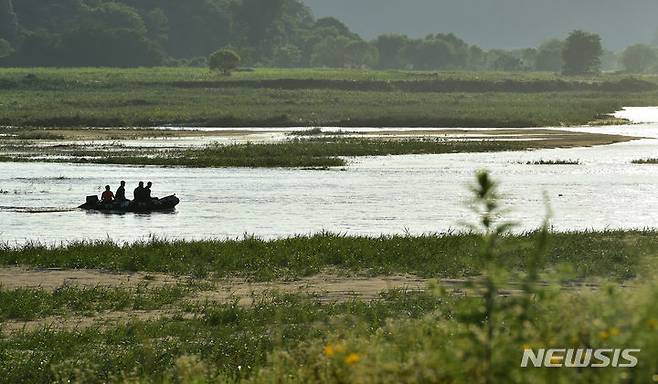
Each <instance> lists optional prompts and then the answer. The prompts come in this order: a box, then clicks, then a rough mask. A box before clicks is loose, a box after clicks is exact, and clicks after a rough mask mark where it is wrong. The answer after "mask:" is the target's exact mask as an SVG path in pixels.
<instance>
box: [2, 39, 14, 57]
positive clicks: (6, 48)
mask: <svg viewBox="0 0 658 384" xmlns="http://www.w3.org/2000/svg"><path fill="white" fill-rule="evenodd" d="M13 52H14V49H13V48H12V47H11V44H9V42H8V41H7V40H5V39H0V59H1V58H3V57H7V56H9V55H11V54H12V53H13Z"/></svg>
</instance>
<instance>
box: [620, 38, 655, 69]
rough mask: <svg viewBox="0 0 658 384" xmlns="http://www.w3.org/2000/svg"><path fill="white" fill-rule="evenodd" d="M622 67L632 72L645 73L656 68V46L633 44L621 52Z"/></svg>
mask: <svg viewBox="0 0 658 384" xmlns="http://www.w3.org/2000/svg"><path fill="white" fill-rule="evenodd" d="M621 63H622V65H623V66H624V69H625V70H626V71H628V72H632V73H645V72H649V71H651V70H655V69H657V68H658V54H657V52H656V48H654V47H652V46H649V45H646V44H635V45H631V46H630V47H628V48H626V49H625V50H624V52H623V53H622V54H621Z"/></svg>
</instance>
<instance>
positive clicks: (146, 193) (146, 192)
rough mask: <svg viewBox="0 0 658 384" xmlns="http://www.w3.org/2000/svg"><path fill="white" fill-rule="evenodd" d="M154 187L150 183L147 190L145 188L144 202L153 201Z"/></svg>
mask: <svg viewBox="0 0 658 384" xmlns="http://www.w3.org/2000/svg"><path fill="white" fill-rule="evenodd" d="M152 186H153V183H151V182H150V181H149V182H148V183H146V188H144V201H149V200H151V187H152Z"/></svg>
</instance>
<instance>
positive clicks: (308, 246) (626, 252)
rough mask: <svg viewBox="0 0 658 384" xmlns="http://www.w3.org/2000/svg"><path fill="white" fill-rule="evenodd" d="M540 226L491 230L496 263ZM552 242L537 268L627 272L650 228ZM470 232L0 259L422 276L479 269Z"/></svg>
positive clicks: (647, 254)
mask: <svg viewBox="0 0 658 384" xmlns="http://www.w3.org/2000/svg"><path fill="white" fill-rule="evenodd" d="M539 236H540V233H537V232H533V233H528V234H523V235H506V236H502V237H498V240H497V243H498V244H499V245H500V248H498V251H497V253H496V254H495V255H494V257H495V262H496V263H497V264H498V265H500V266H503V267H504V269H506V270H508V271H524V270H526V269H527V267H528V260H527V259H526V253H527V251H528V249H533V244H534V243H535V241H537V239H538V238H539ZM548 237H549V240H550V243H551V245H550V246H549V247H548V249H547V251H546V258H545V260H544V261H542V263H541V265H540V266H539V267H540V268H542V269H544V268H549V269H560V268H562V269H570V270H572V271H574V276H575V277H581V278H592V277H602V278H611V279H617V280H622V279H629V278H633V277H636V276H637V275H638V274H640V273H641V271H642V268H643V264H642V260H643V258H651V257H655V254H654V248H655V247H654V245H655V242H656V241H658V234H657V233H655V232H649V231H647V232H642V231H636V232H622V231H608V232H601V233H596V232H575V233H550V234H549V235H548ZM480 240H481V237H479V236H478V235H477V234H475V233H472V234H449V235H436V236H430V235H428V236H419V237H413V236H381V237H350V236H343V235H337V234H331V233H323V234H317V235H314V236H298V237H293V238H289V239H280V240H269V241H268V240H262V239H258V238H253V237H246V238H245V239H242V240H209V241H193V242H187V241H166V240H158V239H152V240H150V241H145V242H138V243H135V244H130V245H121V244H114V243H112V242H108V241H100V242H82V243H72V244H69V245H65V246H58V247H50V246H46V245H40V244H29V245H26V246H23V247H20V248H15V247H12V246H10V245H9V244H5V245H3V246H2V247H0V265H21V266H25V267H39V268H51V267H58V268H89V269H109V270H118V271H147V272H168V273H175V274H186V275H199V274H201V275H203V274H206V273H210V272H214V273H216V274H218V275H220V276H249V277H254V278H256V279H260V280H270V279H273V278H278V277H286V276H288V277H291V276H297V277H300V276H308V275H313V274H317V273H319V272H320V271H322V270H324V269H326V268H339V269H345V270H350V271H355V272H368V273H370V274H397V273H415V274H418V275H420V276H424V277H452V278H458V277H466V276H474V275H478V274H480V273H481V272H482V271H483V270H484V268H485V267H486V265H485V264H484V262H485V261H486V260H487V259H489V257H487V258H483V257H482V256H481V249H482V248H481V242H480Z"/></svg>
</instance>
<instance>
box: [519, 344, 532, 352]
mask: <svg viewBox="0 0 658 384" xmlns="http://www.w3.org/2000/svg"><path fill="white" fill-rule="evenodd" d="M521 349H522V350H524V351H525V350H526V349H531V348H530V344H523V345H522V346H521Z"/></svg>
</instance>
